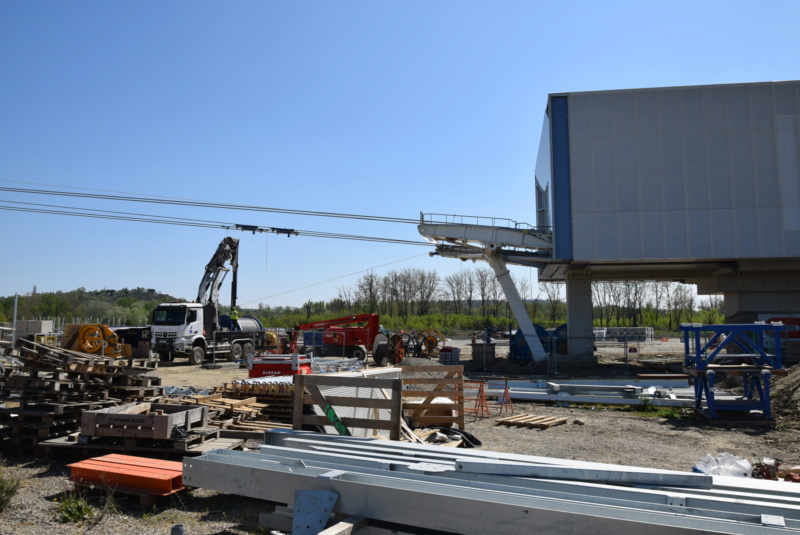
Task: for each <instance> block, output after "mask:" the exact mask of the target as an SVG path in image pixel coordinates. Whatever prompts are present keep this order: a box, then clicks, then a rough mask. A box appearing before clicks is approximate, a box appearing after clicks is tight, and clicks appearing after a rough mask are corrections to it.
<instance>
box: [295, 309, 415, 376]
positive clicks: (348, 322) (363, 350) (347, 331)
mask: <svg viewBox="0 0 800 535" xmlns="http://www.w3.org/2000/svg"><path fill="white" fill-rule="evenodd" d="M319 329H324V331H322V333H319ZM303 331H305V335H304V337H303V338H304V339H303V346H302V347H301V349H300V351H299V352H300V353H306V352H307V351H309V350H313V352H314V354H315V356H332V355H336V356H340V357H347V358H358V359H360V360H363V359H365V358H366V356H367V352H369V351H371V352H372V360H373V361H375V364H377V365H378V366H386V365H387V364H389V363H392V364H397V363H398V362H400V361H401V360H403V356H404V354H405V348H404V345H403V341H402V339H401V338H400V336H399V335H394V334H389V335H387V334H386V333H384V332H382V330H381V326H380V316H379V315H378V314H358V315H356V316H346V317H343V318H334V319H330V320H323V321H315V322H312V323H303V324H301V325H297V326H296V327H295V328H294V331H291V332H290V333H289V336H288V338H287V342H286V343H287V347H285V348H284V352H285V353H289V354H291V353H295V352H298V350H297V345H298V341H299V338H300V333H301V332H303ZM309 331H311V332H309ZM314 331H317V332H314ZM320 334H321V337H320ZM308 335H310V336H308Z"/></svg>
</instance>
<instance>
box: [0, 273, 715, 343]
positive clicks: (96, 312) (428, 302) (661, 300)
mask: <svg viewBox="0 0 800 535" xmlns="http://www.w3.org/2000/svg"><path fill="white" fill-rule="evenodd" d="M512 277H513V278H514V282H515V284H516V287H517V290H518V291H519V294H520V297H521V298H522V299H523V301H524V303H525V307H526V309H527V311H528V314H529V316H530V318H531V320H532V321H533V322H534V323H538V324H540V325H542V326H544V327H556V326H558V325H561V324H562V323H565V322H566V303H565V302H564V300H563V299H562V294H563V291H562V290H563V284H558V283H552V282H540V283H537V284H534V283H532V282H531V281H530V280H529V279H528V278H524V277H515V276H514V275H513V274H512ZM592 300H593V306H594V310H593V312H594V324H595V326H606V327H621V326H630V327H636V326H652V327H655V328H656V330H659V331H674V330H677V328H678V326H679V325H680V324H681V323H683V322H702V323H722V322H723V321H724V315H723V312H722V306H723V303H722V298H721V297H720V296H708V297H705V298H702V299H700V298H697V297H696V296H695V295H694V293H693V292H692V290H691V288H690V287H689V286H688V285H685V284H679V283H676V282H653V281H624V282H594V283H592ZM170 301H175V298H174V297H172V296H170V295H167V294H162V293H159V292H157V291H156V290H154V289H144V288H135V289H133V290H129V289H127V288H124V289H122V290H94V291H87V290H86V289H85V288H78V289H76V290H72V291H69V292H52V293H39V292H37V291H36V288H34V290H33V292H31V293H30V294H26V295H25V296H20V298H19V301H18V309H17V317H18V318H20V319H55V318H61V319H64V320H66V322H67V323H70V322H72V321H73V320H75V319H77V321H93V322H98V323H109V324H120V325H147V324H149V323H151V321H152V311H153V309H154V308H155V307H156V305H158V304H159V303H162V302H170ZM13 307H14V297H13V296H11V297H5V298H2V299H0V321H3V322H9V321H11V319H12V318H13ZM221 308H222V310H221V311H222V312H227V308H224V307H221ZM362 313H372V314H380V315H381V323H383V324H384V326H385V327H387V328H389V329H391V330H395V331H399V330H401V329H417V330H424V329H439V330H443V331H447V330H481V329H483V328H485V327H487V326H491V327H495V328H498V329H502V330H505V329H507V328H509V326H512V327H513V328H516V321H515V320H514V318H513V315H512V314H511V311H510V308H509V306H508V302H507V301H506V299H505V295H504V294H503V291H502V288H501V286H500V284H499V282H498V281H497V278H496V277H495V275H494V272H493V271H492V270H491V269H489V268H488V267H477V268H473V269H462V270H460V271H458V272H456V273H453V274H451V275H448V276H446V277H440V276H439V274H438V273H437V272H436V271H435V270H431V271H426V270H422V269H418V268H405V269H401V270H392V271H389V272H388V273H386V274H385V275H383V276H379V275H377V274H375V273H373V272H369V273H366V274H364V275H362V276H361V277H360V278H359V279H358V280H357V281H356V282H355V284H353V285H351V286H341V287H339V288H338V289H337V292H336V296H335V297H333V298H332V299H330V300H327V301H324V300H321V301H313V300H309V301H306V302H305V303H304V304H303V305H302V306H301V307H286V306H275V307H271V306H268V305H264V304H259V305H258V306H257V307H255V308H247V307H242V308H240V314H242V315H251V316H255V317H257V318H259V319H260V320H261V322H262V323H263V324H264V325H265V326H267V327H270V328H280V327H292V326H294V325H297V324H301V323H307V322H311V321H320V320H324V319H331V318H336V317H340V316H347V315H352V314H362ZM112 319H113V320H114V321H112Z"/></svg>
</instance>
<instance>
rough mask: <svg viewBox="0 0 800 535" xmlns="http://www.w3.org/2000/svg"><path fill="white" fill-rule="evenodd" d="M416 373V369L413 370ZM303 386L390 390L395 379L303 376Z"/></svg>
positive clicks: (327, 375) (326, 375)
mask: <svg viewBox="0 0 800 535" xmlns="http://www.w3.org/2000/svg"><path fill="white" fill-rule="evenodd" d="M415 371H416V368H415ZM303 377H304V384H306V385H308V384H315V385H317V386H324V387H351V388H386V389H391V388H392V384H393V383H394V381H396V380H397V379H375V378H372V377H366V378H365V377H339V376H336V375H333V374H322V375H305V376H303Z"/></svg>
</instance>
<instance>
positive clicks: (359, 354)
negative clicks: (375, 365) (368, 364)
mask: <svg viewBox="0 0 800 535" xmlns="http://www.w3.org/2000/svg"><path fill="white" fill-rule="evenodd" d="M351 355H353V358H354V359H358V360H364V359H365V358H367V352H366V351H364V350H363V349H361V348H360V347H357V348H355V349H354V350H353V352H352V353H351Z"/></svg>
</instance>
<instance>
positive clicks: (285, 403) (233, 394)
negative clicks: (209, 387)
mask: <svg viewBox="0 0 800 535" xmlns="http://www.w3.org/2000/svg"><path fill="white" fill-rule="evenodd" d="M270 379H271V381H270V382H235V383H226V384H225V385H224V386H223V387H217V388H216V389H215V393H221V394H223V395H224V396H225V397H228V398H233V399H248V398H255V400H256V401H257V402H258V403H261V404H264V405H266V407H265V408H264V409H263V410H262V414H264V415H266V416H267V417H268V418H269V420H270V421H271V422H282V423H287V424H288V423H291V421H292V411H293V405H292V403H293V398H294V382H293V381H292V379H291V377H290V378H288V379H287V378H285V377H283V378H281V377H270Z"/></svg>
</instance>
